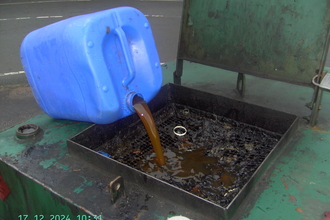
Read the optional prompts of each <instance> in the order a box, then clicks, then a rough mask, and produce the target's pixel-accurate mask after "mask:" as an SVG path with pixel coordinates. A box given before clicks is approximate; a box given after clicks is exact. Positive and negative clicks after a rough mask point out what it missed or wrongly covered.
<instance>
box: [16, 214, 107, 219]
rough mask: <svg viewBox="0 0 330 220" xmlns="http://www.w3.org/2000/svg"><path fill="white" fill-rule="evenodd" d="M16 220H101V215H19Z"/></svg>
mask: <svg viewBox="0 0 330 220" xmlns="http://www.w3.org/2000/svg"><path fill="white" fill-rule="evenodd" d="M18 220H102V215H76V216H75V217H74V218H72V217H70V216H69V215H19V216H18Z"/></svg>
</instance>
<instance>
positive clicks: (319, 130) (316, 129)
mask: <svg viewBox="0 0 330 220" xmlns="http://www.w3.org/2000/svg"><path fill="white" fill-rule="evenodd" d="M312 129H313V130H314V131H316V132H318V133H321V134H329V132H327V131H324V130H323V128H321V127H320V126H317V125H315V126H314V127H312Z"/></svg>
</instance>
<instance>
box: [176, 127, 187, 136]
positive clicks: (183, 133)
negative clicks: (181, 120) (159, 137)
mask: <svg viewBox="0 0 330 220" xmlns="http://www.w3.org/2000/svg"><path fill="white" fill-rule="evenodd" d="M182 129H183V132H182V133H181V132H180V133H179V132H178V131H179V130H182ZM173 133H174V134H175V135H177V136H183V135H185V134H187V129H186V128H185V127H183V126H181V125H179V126H175V127H174V128H173Z"/></svg>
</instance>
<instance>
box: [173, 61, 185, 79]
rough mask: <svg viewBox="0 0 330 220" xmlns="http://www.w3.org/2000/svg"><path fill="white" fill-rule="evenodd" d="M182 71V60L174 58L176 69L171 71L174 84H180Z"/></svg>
mask: <svg viewBox="0 0 330 220" xmlns="http://www.w3.org/2000/svg"><path fill="white" fill-rule="evenodd" d="M182 71H183V60H182V59H177V60H176V70H175V71H174V73H173V82H174V84H178V85H181V76H182Z"/></svg>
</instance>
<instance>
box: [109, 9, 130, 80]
mask: <svg viewBox="0 0 330 220" xmlns="http://www.w3.org/2000/svg"><path fill="white" fill-rule="evenodd" d="M113 18H114V21H115V24H116V28H115V30H114V32H115V34H116V35H117V36H118V38H119V41H120V44H121V48H122V50H123V52H124V57H125V60H126V64H127V68H128V77H126V78H125V79H123V81H122V83H123V86H125V87H126V86H127V85H128V84H129V83H130V82H132V80H133V79H134V77H135V66H134V62H133V58H132V54H131V51H130V48H129V45H128V42H127V38H126V34H125V32H124V30H123V29H122V28H121V24H120V22H119V20H118V17H117V14H116V13H113Z"/></svg>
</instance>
